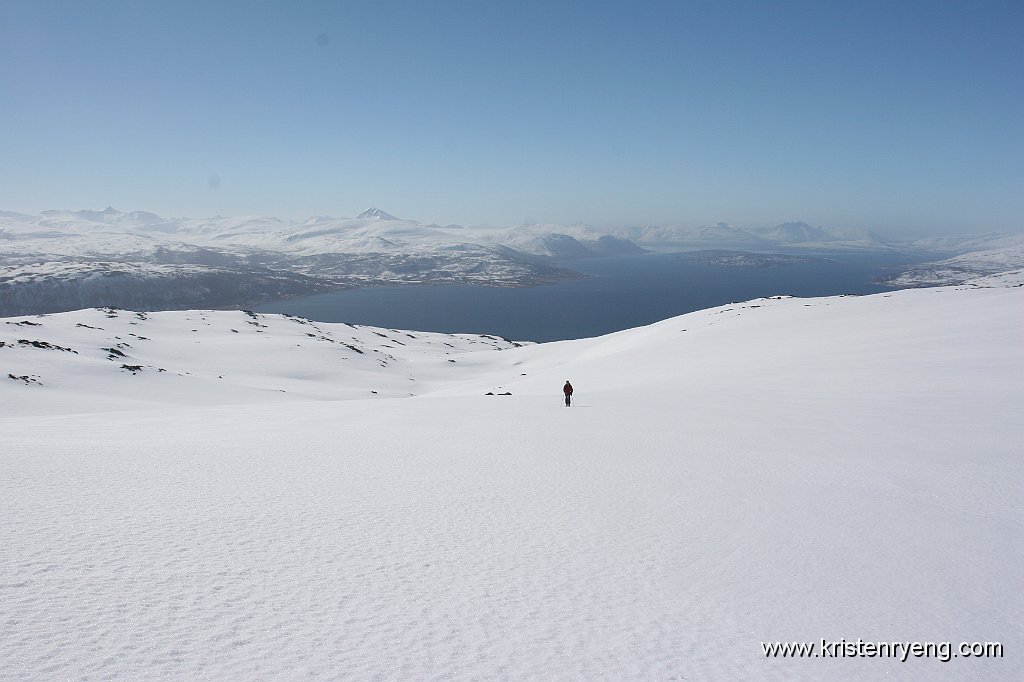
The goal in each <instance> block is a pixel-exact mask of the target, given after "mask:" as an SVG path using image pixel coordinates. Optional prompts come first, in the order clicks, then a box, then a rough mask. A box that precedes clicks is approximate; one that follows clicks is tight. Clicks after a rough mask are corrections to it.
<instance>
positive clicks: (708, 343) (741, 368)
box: [0, 287, 1024, 681]
mask: <svg viewBox="0 0 1024 682" xmlns="http://www.w3.org/2000/svg"><path fill="white" fill-rule="evenodd" d="M1022 304H1024V288H976V287H962V288H938V289H915V290H908V291H899V292H893V293H891V294H884V295H876V296H870V297H863V298H854V297H841V298H825V299H793V298H783V299H765V300H757V301H750V302H747V303H742V304H735V305H731V306H725V307H722V308H716V309H712V310H707V311H701V312H697V313H692V314H689V315H685V316H682V317H677V318H673V319H670V320H666V321H664V322H661V323H658V324H654V325H651V326H648V327H643V328H639V329H633V330H627V331H623V332H619V333H616V334H612V335H609V336H605V337H600V338H596V339H583V340H578V341H565V342H559V343H552V344H541V345H531V346H525V347H521V348H515V347H511V346H512V344H510V343H508V342H504V341H502V340H499V339H492V338H480V337H472V336H460V337H449V336H445V335H437V334H433V335H431V334H419V333H416V332H409V333H406V332H396V331H393V330H383V329H371V328H362V327H361V328H351V327H348V326H345V325H321V324H317V325H312V324H310V323H307V322H305V321H302V320H299V319H295V318H284V317H279V316H270V315H268V316H263V315H257V316H252V315H247V314H244V313H229V312H220V313H214V312H201V311H191V312H177V313H164V314H159V315H157V314H149V315H139V314H135V313H129V312H125V311H101V310H91V311H80V312H74V313H67V314H62V315H50V316H45V317H40V318H13V319H7V320H3V321H2V323H0V341H3V343H4V345H3V347H0V372H3V375H7V374H10V375H12V376H14V378H10V377H7V378H4V377H3V376H0V400H2V404H3V405H4V410H3V412H2V413H0V443H2V447H0V519H3V522H2V523H0V605H2V613H3V622H4V627H3V628H0V653H2V654H3V656H2V660H3V667H2V670H3V676H5V677H10V678H11V679H67V678H93V677H95V678H107V679H154V678H173V679H228V678H230V679H243V678H244V679H267V678H294V677H297V676H303V677H307V676H314V677H323V678H330V679H403V680H407V679H466V680H469V679H615V680H640V679H643V680H667V679H686V680H739V679H744V680H747V679H759V680H773V679H780V680H781V679H799V680H822V679H828V680H868V679H871V680H874V679H900V680H929V681H932V680H953V679H956V680H964V679H973V680H1018V679H1021V678H1022V677H1024V658H1022V656H1021V652H1022V651H1024V630H1022V626H1021V623H1022V619H1021V617H1020V616H1021V613H1024V597H1022V596H1021V590H1020V589H1019V582H1020V566H1021V565H1022V560H1024V509H1022V507H1024V502H1022V501H1024V466H1022V463H1021V459H1020V443H1021V442H1024V421H1022V420H1021V419H1020V405H1021V404H1022V401H1024V321H1022V320H1024V318H1022V317H1021V315H1020V311H1021V310H1022ZM143 337H144V338H143ZM23 342H24V343H23ZM37 344H38V345H37ZM58 346H59V347H58ZM356 349H359V350H361V351H362V353H359V352H357V350H356ZM76 351H77V352H76ZM115 351H117V352H115ZM119 353H124V356H121V355H119ZM108 356H113V359H108ZM133 366H138V367H140V368H141V369H134V370H133V369H132V367H133ZM161 369H163V370H166V371H163V372H161V371H160V370H161ZM221 376H223V378H220V377H221ZM566 379H570V380H571V381H572V382H573V384H574V385H575V387H576V396H575V399H576V402H575V405H574V406H573V407H572V408H565V407H562V406H561V394H560V387H561V385H562V383H563V382H564V381H565V380H566ZM372 390H377V391H378V393H377V394H373V393H371V391H372ZM282 391H283V392H282ZM409 394H415V397H404V398H401V397H399V396H408V395H409ZM385 396H389V397H391V396H393V397H392V399H381V398H383V397H385ZM822 639H825V640H828V641H830V642H831V641H839V640H843V639H845V640H846V641H848V642H856V641H857V640H858V639H862V640H864V641H867V642H908V643H910V642H934V643H941V642H945V641H951V642H953V643H954V644H953V646H954V647H956V646H958V644H959V643H960V642H999V643H1001V645H1002V647H1003V656H1002V657H998V658H965V657H957V658H953V659H952V660H950V661H949V662H941V661H940V660H938V659H936V658H934V657H933V658H916V657H913V656H911V657H910V658H909V660H907V661H906V662H901V661H900V660H898V659H893V658H884V657H883V658H878V657H874V658H867V657H864V658H858V657H852V656H850V657H844V658H828V657H819V658H808V659H802V660H797V659H784V658H769V657H766V656H765V655H764V653H763V648H762V644H763V643H770V642H779V641H783V642H793V641H806V642H814V643H815V644H818V643H820V642H821V640H822ZM840 651H841V649H840ZM819 653H820V649H819Z"/></svg>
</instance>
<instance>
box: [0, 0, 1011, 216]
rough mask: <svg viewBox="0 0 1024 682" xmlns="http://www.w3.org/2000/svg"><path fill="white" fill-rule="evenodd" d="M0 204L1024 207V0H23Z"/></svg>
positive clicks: (1, 151) (521, 212)
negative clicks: (996, 0)
mask: <svg viewBox="0 0 1024 682" xmlns="http://www.w3.org/2000/svg"><path fill="white" fill-rule="evenodd" d="M0 36H2V40H0V209H9V210H20V211H26V212H38V211H40V210H43V209H47V208H73V209H78V208H102V207H104V206H106V205H108V204H110V205H113V206H115V207H116V208H119V209H121V210H149V211H154V212H157V213H160V214H162V215H166V216H184V215H188V216H209V215H214V214H217V213H220V214H224V215H243V214H270V215H277V216H280V217H286V218H303V217H306V216H309V215H314V214H328V215H335V216H351V215H354V214H355V213H357V212H359V211H360V210H362V209H363V208H365V207H366V206H369V205H378V206H380V207H381V208H384V209H385V210H387V211H389V212H391V213H394V214H396V215H398V216H401V217H407V218H414V219H417V220H422V221H425V222H439V223H452V222H454V223H471V222H487V223H493V224H512V223H518V222H521V221H524V220H527V219H533V220H537V221H542V222H564V223H571V222H579V221H585V222H588V223H591V224H594V225H599V226H601V225H621V224H647V223H657V224H669V223H675V224H685V225H700V224H708V223H713V222H717V221H720V220H721V221H726V222H731V223H734V224H736V225H740V226H757V225H771V224H775V223H779V222H783V221H786V220H805V221H807V222H810V223H812V224H816V225H823V226H826V227H838V226H849V227H864V228H870V229H877V230H879V231H881V232H883V233H887V234H891V235H898V234H902V233H906V234H922V233H928V232H935V233H955V232H979V231H988V230H1011V231H1020V230H1024V123H1022V121H1024V47H1022V46H1024V2H1020V0H1015V1H1012V2H984V1H980V2H948V1H945V0H935V1H928V2H898V1H897V2H861V1H857V2H853V1H850V2H838V1H836V2H833V1H831V0H819V1H814V2H711V1H709V2H685V1H682V0H680V1H679V2H560V1H559V0H546V1H538V2H533V1H530V0H515V1H508V2H503V1H502V2H499V1H497V0H495V1H492V2H489V1H487V0H476V1H466V2H450V1H445V0H438V1H436V2H435V1H431V0H420V1H411V2H388V1H370V0H360V1H358V2H343V1H337V2H301V1H294V0H293V1H282V2H227V1H219V0H211V1H209V2H205V1H202V2H200V1H198V0H197V1H190V0H177V1H173V2H172V1H169V2H161V1H157V0H131V1H128V2H89V1H86V0H70V1H60V2H57V1H48V0H24V1H23V0H0Z"/></svg>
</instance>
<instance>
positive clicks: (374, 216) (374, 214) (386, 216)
mask: <svg viewBox="0 0 1024 682" xmlns="http://www.w3.org/2000/svg"><path fill="white" fill-rule="evenodd" d="M356 220H400V218H396V217H395V216H393V215H391V214H390V213H385V212H384V211H382V210H380V209H379V208H377V207H376V206H373V207H371V208H368V209H366V210H365V211H363V212H362V213H360V214H359V215H357V216H356Z"/></svg>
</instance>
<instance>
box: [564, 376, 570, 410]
mask: <svg viewBox="0 0 1024 682" xmlns="http://www.w3.org/2000/svg"><path fill="white" fill-rule="evenodd" d="M562 393H564V394H565V406H566V407H569V405H570V403H572V384H570V383H569V380H568V379H566V380H565V386H562Z"/></svg>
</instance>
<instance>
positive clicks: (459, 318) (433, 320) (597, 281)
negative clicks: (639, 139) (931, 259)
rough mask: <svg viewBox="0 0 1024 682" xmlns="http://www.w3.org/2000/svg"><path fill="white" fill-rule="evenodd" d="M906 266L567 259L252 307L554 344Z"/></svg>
mask: <svg viewBox="0 0 1024 682" xmlns="http://www.w3.org/2000/svg"><path fill="white" fill-rule="evenodd" d="M907 262H908V258H907V256H906V255H901V256H894V255H877V254H875V255H870V256H864V255H856V256H851V255H838V256H827V257H820V258H816V259H815V260H814V261H813V262H810V263H798V264H793V265H785V266H777V267H762V268H757V267H723V266H716V265H705V264H700V263H696V262H693V260H692V257H691V256H688V255H686V254H644V255H640V256H623V257H613V258H599V259H593V260H584V261H572V262H571V263H563V264H562V265H563V266H565V267H569V268H572V269H573V270H576V271H578V272H582V273H585V274H587V275H589V277H588V278H586V279H581V280H575V281H571V282H562V283H559V284H550V285H545V286H538V287H526V288H519V289H499V288H493V287H484V286H476V285H462V284H459V285H443V286H383V287H370V288H366V289H354V290H345V291H336V292H332V293H327V294H317V295H313V296H306V297H303V298H296V299H291V300H287V301H277V302H274V303H267V304H265V305H261V306H259V307H256V308H255V310H256V311H258V312H264V313H288V314H291V315H299V316H301V317H306V318H309V319H312V320H318V321H321V322H348V323H350V324H365V325H372V326H378V327H389V328H392V329H414V330H419V331H437V332H449V333H460V332H467V333H481V334H494V335H498V336H504V337H506V338H509V339H514V340H519V341H526V340H529V341H557V340H562V339H574V338H583V337H590V336H598V335H601V334H607V333H610V332H614V331H619V330H622V329H629V328H631V327H637V326H641V325H645V324H650V323H652V322H657V321H659V320H663V319H666V318H669V317H673V316H675V315H681V314H683V313H688V312H692V311H694V310H701V309H703V308H711V307H714V306H718V305H724V304H726V303H732V302H737V301H746V300H749V299H752V298H759V297H762V296H775V295H791V296H832V295H836V294H871V293H877V292H881V291H886V290H887V289H886V287H884V286H882V285H879V284H877V283H876V282H874V281H873V280H874V279H875V278H876V277H879V276H880V275H884V274H886V273H887V272H891V269H892V268H893V267H894V266H897V265H901V264H905V263H907Z"/></svg>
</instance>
